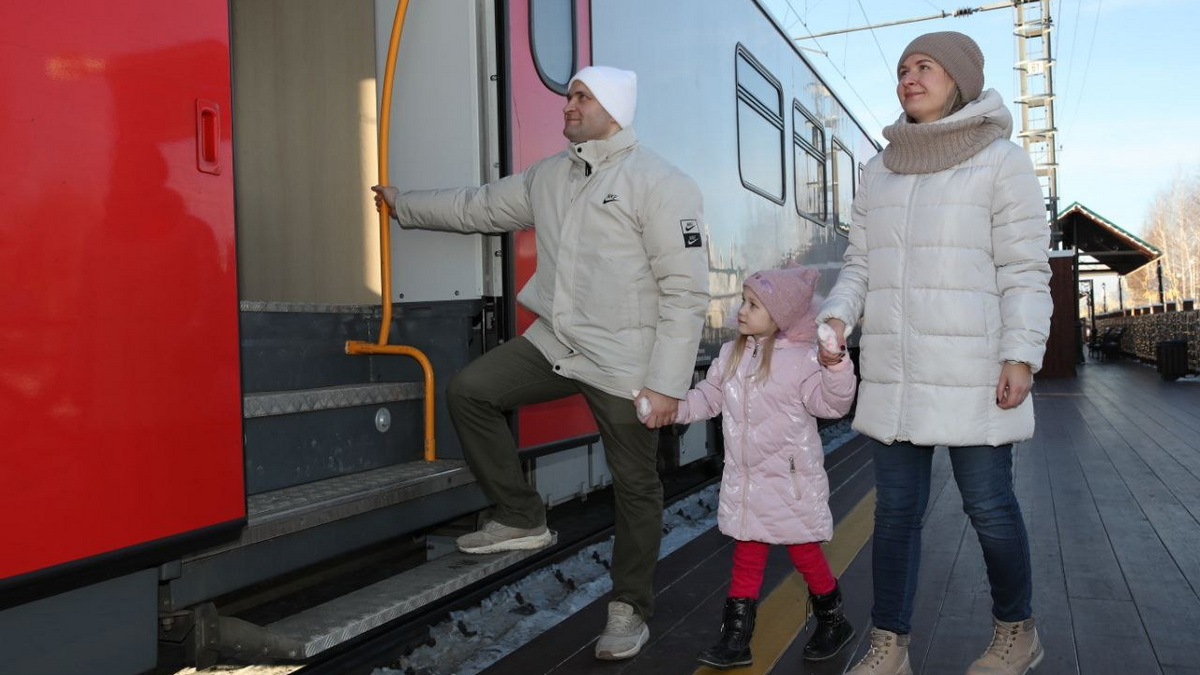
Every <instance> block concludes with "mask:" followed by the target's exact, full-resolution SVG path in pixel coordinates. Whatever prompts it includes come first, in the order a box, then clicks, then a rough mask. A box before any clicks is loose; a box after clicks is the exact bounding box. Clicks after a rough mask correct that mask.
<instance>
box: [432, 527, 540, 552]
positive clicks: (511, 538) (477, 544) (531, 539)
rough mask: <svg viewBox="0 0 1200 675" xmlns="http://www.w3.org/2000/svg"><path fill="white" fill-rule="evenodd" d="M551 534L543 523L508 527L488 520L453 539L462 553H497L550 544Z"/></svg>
mask: <svg viewBox="0 0 1200 675" xmlns="http://www.w3.org/2000/svg"><path fill="white" fill-rule="evenodd" d="M552 540H553V536H552V535H551V534H550V530H548V529H546V526H545V525H542V526H541V527H535V528H532V529H528V530H527V529H524V528H520V527H509V526H508V525H504V524H503V523H497V522H496V521H494V520H489V521H487V522H486V523H484V524H483V527H481V528H479V529H478V530H476V531H475V532H471V533H470V534H464V535H463V536H461V537H459V538H458V539H456V540H455V541H454V543H455V544H456V545H457V546H458V550H460V551H462V552H463V553H477V554H482V553H497V552H499V551H528V550H534V549H539V548H543V547H546V546H549V545H550V542H551V541H552Z"/></svg>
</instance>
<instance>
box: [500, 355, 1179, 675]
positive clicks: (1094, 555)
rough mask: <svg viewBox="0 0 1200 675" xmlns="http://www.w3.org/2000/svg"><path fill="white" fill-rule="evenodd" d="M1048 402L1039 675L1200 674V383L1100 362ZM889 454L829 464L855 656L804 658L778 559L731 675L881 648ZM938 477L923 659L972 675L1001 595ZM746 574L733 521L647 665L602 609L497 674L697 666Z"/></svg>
mask: <svg viewBox="0 0 1200 675" xmlns="http://www.w3.org/2000/svg"><path fill="white" fill-rule="evenodd" d="M1190 379H1191V380H1194V379H1195V378H1190ZM1034 405H1035V406H1036V411H1037V415H1038V418H1037V428H1038V431H1037V435H1036V437H1035V438H1034V439H1033V440H1031V441H1029V442H1026V443H1023V444H1020V445H1019V446H1017V449H1016V458H1015V459H1016V461H1015V473H1016V486H1017V492H1018V495H1019V497H1020V500H1021V506H1022V508H1023V510H1024V513H1025V517H1026V525H1027V526H1028V528H1029V532H1030V538H1031V550H1032V557H1033V569H1034V612H1035V614H1036V616H1037V618H1038V620H1039V629H1040V631H1041V633H1042V639H1043V641H1044V643H1045V645H1046V660H1045V661H1044V662H1043V663H1042V665H1041V666H1040V667H1039V668H1038V670H1037V671H1035V673H1036V675H1066V674H1080V675H1109V674H1112V675H1118V674H1119V675H1156V674H1161V675H1200V596H1198V595H1197V591H1198V590H1200V382H1194V381H1189V380H1181V381H1178V382H1172V383H1168V382H1163V381H1161V380H1160V378H1159V377H1158V375H1157V374H1156V373H1155V371H1154V370H1153V368H1151V367H1147V366H1144V365H1140V364H1136V363H1130V362H1107V363H1099V364H1095V363H1092V364H1087V365H1084V366H1081V367H1080V369H1079V377H1078V378H1076V379H1069V380H1046V381H1039V382H1038V383H1037V387H1036V390H1035V397H1034ZM872 446H873V442H871V441H868V440H866V439H855V440H852V441H851V442H849V443H847V444H846V445H845V446H843V448H841V449H839V450H838V451H837V452H835V453H832V454H831V455H830V456H829V458H828V462H827V464H828V466H829V472H830V478H831V484H832V485H833V486H834V489H835V492H834V496H833V498H832V500H831V503H832V506H833V510H834V517H835V519H836V520H837V521H838V525H837V531H836V533H835V536H834V541H833V542H831V543H830V544H829V546H828V549H827V551H828V553H829V557H830V560H831V564H833V566H834V567H835V572H838V573H840V575H841V579H842V587H843V590H844V593H845V596H846V601H847V606H848V612H849V615H850V617H851V620H852V622H853V623H854V625H855V626H856V627H857V628H858V630H859V637H858V638H857V639H856V641H855V644H854V645H853V647H854V648H853V649H849V648H848V649H847V650H846V652H845V653H844V654H843V656H842V657H841V658H838V659H834V660H833V661H831V662H826V663H823V664H808V663H805V662H804V661H803V660H802V659H801V658H800V650H801V648H802V646H803V644H804V642H805V641H806V640H807V637H808V630H804V629H803V628H801V627H802V626H804V619H803V616H802V615H803V613H804V611H805V596H804V591H803V583H802V582H800V581H799V578H798V577H797V576H796V575H795V574H794V573H792V572H791V571H790V568H789V563H788V561H787V559H786V555H785V554H784V552H783V551H782V549H780V550H773V551H772V557H771V561H770V563H769V566H768V570H767V575H766V579H765V583H764V588H763V596H762V601H761V605H760V615H759V616H760V619H759V629H758V631H757V632H756V635H755V642H754V653H755V664H754V665H753V666H751V667H749V668H745V669H739V670H734V671H730V672H733V673H746V674H749V673H765V672H772V673H788V674H792V673H842V672H844V670H845V669H846V668H847V667H848V665H849V664H851V663H853V662H854V661H855V660H856V659H857V657H858V656H859V655H861V654H862V653H863V652H865V650H866V632H867V628H868V627H869V623H870V619H869V613H870V603H871V583H870V551H871V548H870V541H869V536H868V535H869V532H870V528H869V524H870V505H871V504H872V503H873V498H874V493H873V490H872V480H873V471H872V468H871V461H870V456H871V450H872ZM933 471H934V478H933V489H932V492H931V498H930V504H929V510H928V513H927V515H926V528H925V534H924V553H923V558H922V568H921V582H920V590H919V593H918V596H917V601H916V611H915V616H914V621H913V642H912V652H911V654H912V660H913V668H914V672H915V673H918V674H921V673H923V674H925V675H961V674H962V673H963V672H964V671H965V670H966V667H967V665H968V664H969V663H970V662H971V661H972V660H973V659H974V658H975V657H976V656H978V654H979V653H980V652H982V650H983V649H984V647H986V645H987V643H988V640H989V639H990V638H991V625H990V607H991V598H990V596H989V593H988V585H987V580H986V577H985V574H984V568H983V558H982V555H981V553H980V550H979V544H978V541H977V540H976V538H975V533H974V530H972V529H971V527H970V525H969V523H968V522H967V519H966V516H965V515H963V513H962V508H961V507H962V501H961V498H960V497H959V494H958V490H957V488H956V487H955V484H954V481H953V479H952V477H951V473H950V464H949V460H948V457H947V454H946V453H945V452H939V453H938V454H937V455H936V457H935V461H934V468H933ZM864 514H865V515H864ZM864 522H865V523H866V527H864V525H863V523H864ZM839 560H842V562H840V563H839ZM729 566H730V542H729V540H728V538H726V537H724V536H722V535H721V534H720V533H719V532H717V531H716V530H715V529H714V530H712V531H710V532H708V533H707V534H705V535H703V536H701V537H699V538H697V539H696V540H695V541H693V542H692V543H691V544H689V545H688V546H686V547H684V548H682V549H680V550H679V551H677V552H676V553H674V554H672V555H671V556H669V557H668V558H666V559H665V560H664V561H663V562H662V563H661V564H660V565H659V568H658V571H657V575H656V582H655V589H656V592H657V598H658V600H657V603H658V605H657V613H656V615H655V617H654V618H653V619H652V621H651V623H650V628H651V642H650V643H649V644H648V645H647V647H646V648H645V649H644V651H643V652H642V654H641V655H639V656H638V657H637V658H635V659H632V660H630V661H626V662H617V663H606V662H599V661H596V660H595V659H594V658H593V657H592V642H593V641H594V639H595V637H596V634H597V633H598V632H599V630H600V629H601V628H602V627H603V623H604V613H605V605H604V601H600V602H597V603H594V604H593V605H591V606H589V607H588V608H586V609H585V610H584V611H582V612H580V613H578V614H577V615H575V616H573V617H572V618H570V619H568V620H567V621H564V622H563V623H562V624H560V625H559V626H557V627H556V628H554V629H553V630H551V631H549V632H548V633H546V634H544V635H542V636H541V637H539V638H538V639H536V640H534V641H533V642H531V643H530V644H529V645H527V646H526V647H524V648H522V649H520V650H518V651H516V652H514V653H513V654H511V655H510V656H508V657H507V658H505V659H503V660H501V661H500V662H498V663H497V664H495V665H494V666H493V667H492V668H490V669H488V670H487V671H485V672H486V673H489V674H490V675H501V674H508V673H512V674H517V673H520V674H522V675H524V674H527V673H530V674H536V673H562V674H564V675H565V674H568V673H569V674H572V675H574V674H575V673H617V672H620V673H628V674H629V675H639V674H642V673H645V674H653V675H674V674H675V673H692V672H697V670H698V669H697V668H696V663H695V661H694V656H695V654H696V653H697V652H698V651H699V650H701V649H703V648H704V647H706V646H708V645H709V644H711V643H712V642H713V641H714V640H715V638H716V636H717V634H718V630H719V623H720V608H721V605H722V603H723V602H724V595H725V590H726V586H727V584H728V579H729ZM764 619H768V620H766V621H764ZM808 628H809V630H811V627H808ZM700 671H701V672H706V673H707V672H716V671H707V670H706V669H700Z"/></svg>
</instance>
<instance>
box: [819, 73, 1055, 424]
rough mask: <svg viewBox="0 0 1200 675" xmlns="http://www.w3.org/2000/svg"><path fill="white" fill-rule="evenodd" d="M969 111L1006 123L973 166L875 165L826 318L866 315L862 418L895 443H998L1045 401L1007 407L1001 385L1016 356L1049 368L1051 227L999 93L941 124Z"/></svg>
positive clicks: (860, 197) (858, 420) (850, 319)
mask: <svg viewBox="0 0 1200 675" xmlns="http://www.w3.org/2000/svg"><path fill="white" fill-rule="evenodd" d="M970 115H983V116H989V117H991V118H992V119H993V120H994V121H995V122H997V123H999V124H1001V125H1002V126H1003V127H1004V131H1003V133H1002V134H1001V136H1000V138H999V139H997V140H995V141H993V142H992V143H991V144H989V145H987V146H986V147H984V148H983V149H982V150H980V151H979V152H978V153H977V154H976V155H974V156H973V157H971V158H970V159H967V160H966V161H964V162H962V163H960V164H957V165H955V166H952V167H950V168H948V169H943V170H941V171H938V172H935V173H926V174H899V173H894V172H892V171H890V170H889V169H887V167H885V166H884V164H883V161H882V159H883V157H882V155H877V156H875V157H874V158H873V159H872V160H871V161H870V162H869V163H868V164H867V166H866V168H865V169H864V171H863V175H862V181H861V184H860V187H859V190H858V193H857V194H856V195H855V199H854V214H853V224H852V225H851V227H850V244H849V248H848V249H847V250H846V255H845V265H844V267H843V269H842V271H841V274H840V275H839V277H838V281H837V284H836V285H835V286H834V288H833V290H832V291H831V292H830V294H829V297H828V299H827V300H826V301H825V303H824V304H823V305H822V307H821V312H820V314H819V316H818V321H825V320H827V319H830V318H837V319H841V320H842V321H844V322H845V323H846V325H847V326H848V327H853V326H855V324H856V323H857V322H858V320H859V318H860V317H861V318H862V320H863V323H862V336H861V339H860V343H859V346H860V348H861V357H860V364H859V367H860V372H861V375H862V385H861V387H860V388H859V400H858V408H857V412H856V414H855V418H854V428H855V429H857V430H858V431H860V432H862V433H864V434H866V435H868V436H870V437H872V438H875V439H878V440H880V441H882V442H884V443H892V442H893V441H909V442H911V443H914V444H917V445H925V446H933V445H947V446H952V447H953V446H973V445H991V446H997V445H1004V444H1006V443H1013V442H1016V441H1020V440H1024V439H1027V438H1029V437H1031V436H1032V435H1033V401H1032V397H1028V398H1026V399H1025V401H1024V402H1023V403H1022V404H1021V405H1020V406H1018V407H1016V408H1014V409H1011V410H1003V409H1001V408H1000V407H999V406H998V405H997V404H996V384H997V382H998V381H999V377H1000V370H1001V367H1002V365H1003V363H1004V361H1006V360H1013V361H1022V362H1025V363H1028V364H1030V365H1031V367H1032V369H1033V371H1034V372H1037V370H1038V369H1040V368H1041V363H1042V356H1043V354H1044V352H1045V343H1046V338H1047V335H1048V334H1049V329H1050V315H1051V311H1052V303H1051V299H1050V293H1049V280H1050V266H1049V262H1048V248H1049V238H1050V230H1049V227H1048V226H1047V222H1046V210H1045V207H1044V206H1043V201H1042V191H1041V187H1040V186H1039V184H1038V180H1037V177H1036V176H1035V174H1034V171H1033V166H1032V163H1031V162H1030V159H1029V156H1028V155H1027V154H1026V153H1025V151H1024V150H1022V149H1021V148H1020V147H1019V146H1017V145H1015V144H1014V143H1012V142H1011V141H1009V140H1008V136H1009V135H1010V133H1011V131H1012V118H1011V116H1010V115H1009V113H1008V110H1007V109H1006V108H1005V107H1004V104H1003V101H1002V100H1001V99H1000V96H999V94H997V93H996V92H995V91H994V90H989V91H988V92H985V93H984V95H983V96H981V97H980V98H979V99H978V100H976V101H974V102H972V103H970V104H968V105H967V106H966V107H965V108H963V109H962V110H960V111H958V112H957V113H955V114H954V115H951V116H949V117H947V118H945V120H942V121H953V120H962V119H964V116H970ZM938 123H939V122H931V123H930V124H938ZM848 330H849V328H848Z"/></svg>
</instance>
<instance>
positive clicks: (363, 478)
mask: <svg viewBox="0 0 1200 675" xmlns="http://www.w3.org/2000/svg"><path fill="white" fill-rule="evenodd" d="M473 482H475V477H474V476H472V475H471V472H470V471H469V470H468V469H467V465H466V462H463V461H462V460H452V459H439V460H435V461H432V462H425V461H418V462H406V463H404V464H397V465H394V466H386V467H383V468H381V469H374V470H371V471H362V472H359V473H354V474H349V475H346V476H337V477H334V478H329V479H326V480H320V481H314V482H312V483H305V484H303V485H296V486H294V487H289V488H284V489H282V490H275V491H272V492H264V493H261V494H257V495H251V496H250V497H248V498H247V500H246V502H247V504H246V506H247V510H248V512H247V523H246V528H245V529H244V530H242V536H241V537H240V538H239V539H238V540H237V541H236V542H232V543H230V544H227V545H224V546H221V547H219V548H213V549H209V550H206V551H203V552H201V553H198V554H195V555H193V556H191V557H188V558H185V559H184V561H185V562H188V561H192V560H197V559H200V558H205V557H209V556H213V555H218V554H220V553H223V552H226V551H229V550H232V549H235V548H240V547H242V546H249V545H250V544H254V543H257V542H261V541H266V540H268V539H272V538H275V537H280V536H283V535H286V534H291V533H293V532H299V531H301V530H305V529H308V528H311V527H317V526H318V525H324V524H325V523H329V522H332V521H335V520H341V519H343V518H349V517H351V516H356V515H359V514H362V513H366V512H368V511H373V510H375V509H381V508H385V507H388V506H393V505H395V504H399V503H402V502H406V501H409V500H413V499H417V498H419V497H424V496H426V495H430V494H434V493H436V492H441V491H443V490H449V489H451V488H454V487H458V486H460V485H466V484H468V483H473Z"/></svg>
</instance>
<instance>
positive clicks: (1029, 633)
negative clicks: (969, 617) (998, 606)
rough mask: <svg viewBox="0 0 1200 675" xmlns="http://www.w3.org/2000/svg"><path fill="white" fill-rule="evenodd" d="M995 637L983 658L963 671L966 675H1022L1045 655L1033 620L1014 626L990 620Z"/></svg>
mask: <svg viewBox="0 0 1200 675" xmlns="http://www.w3.org/2000/svg"><path fill="white" fill-rule="evenodd" d="M992 623H994V624H995V631H996V632H995V634H994V635H992V644H990V645H988V648H987V651H985V652H984V653H983V656H981V657H979V658H978V659H976V660H975V663H972V664H971V667H970V668H968V669H967V675H1025V673H1028V672H1029V671H1031V670H1033V669H1034V668H1036V667H1037V665H1038V664H1039V663H1041V662H1042V657H1044V656H1045V655H1046V652H1045V651H1044V650H1043V649H1042V641H1041V640H1039V639H1038V634H1037V628H1035V627H1034V625H1033V619H1025V620H1024V621H1017V622H1015V623H1008V622H1006V621H1000V620H999V619H992Z"/></svg>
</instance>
